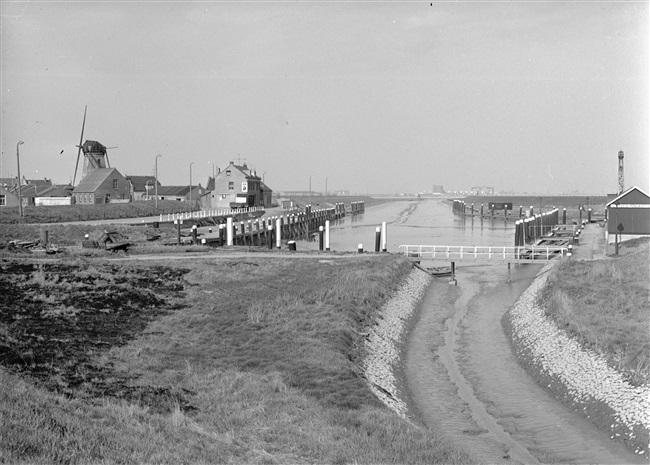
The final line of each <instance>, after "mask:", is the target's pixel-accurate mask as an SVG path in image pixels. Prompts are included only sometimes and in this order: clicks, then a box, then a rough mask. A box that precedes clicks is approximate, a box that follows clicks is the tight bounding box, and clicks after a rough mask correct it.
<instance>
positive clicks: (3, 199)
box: [0, 194, 7, 207]
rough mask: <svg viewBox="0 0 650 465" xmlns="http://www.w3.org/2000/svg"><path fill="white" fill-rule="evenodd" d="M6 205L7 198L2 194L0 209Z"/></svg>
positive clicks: (0, 196)
mask: <svg viewBox="0 0 650 465" xmlns="http://www.w3.org/2000/svg"><path fill="white" fill-rule="evenodd" d="M5 205H7V196H6V195H4V194H2V195H0V207H4V206H5Z"/></svg>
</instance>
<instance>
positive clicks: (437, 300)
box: [299, 200, 647, 463]
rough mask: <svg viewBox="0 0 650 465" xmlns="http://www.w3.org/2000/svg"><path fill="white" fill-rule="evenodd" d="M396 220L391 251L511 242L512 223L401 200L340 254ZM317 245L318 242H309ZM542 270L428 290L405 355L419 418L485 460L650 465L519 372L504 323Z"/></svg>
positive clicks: (372, 213)
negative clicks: (465, 216) (463, 215)
mask: <svg viewBox="0 0 650 465" xmlns="http://www.w3.org/2000/svg"><path fill="white" fill-rule="evenodd" d="M382 221H386V222H387V224H388V241H387V242H388V250H389V251H390V252H398V251H399V249H398V247H399V245H402V244H415V245H417V244H423V245H495V246H504V245H505V246H511V245H512V244H513V240H514V228H513V226H512V223H510V224H509V225H505V224H504V222H503V221H498V220H495V221H492V220H483V221H481V220H480V219H478V218H474V220H473V221H472V220H471V219H462V218H459V217H456V216H454V215H453V214H452V212H451V205H450V204H449V203H446V202H444V201H441V200H429V201H420V202H417V201H397V202H391V203H388V204H385V205H381V206H377V207H373V208H371V209H368V211H367V212H366V213H365V214H364V215H363V216H359V217H357V218H355V219H351V218H346V219H345V221H343V222H341V223H339V224H337V225H335V226H334V227H333V228H332V232H331V238H330V239H331V241H330V243H331V249H332V250H346V251H354V250H356V248H357V244H359V243H363V244H364V248H365V249H366V250H374V238H375V228H376V226H378V225H380V224H381V222H382ZM299 247H301V248H311V249H316V248H317V244H316V243H314V242H311V243H308V242H302V243H299ZM540 268H541V265H522V266H519V267H515V266H514V265H513V269H512V274H511V278H512V279H511V282H510V283H508V282H507V281H508V279H507V278H508V271H507V268H506V266H505V265H503V264H500V265H487V266H486V265H482V266H477V265H474V266H471V265H465V264H463V263H462V262H460V263H459V264H458V269H457V272H458V274H457V278H458V286H453V285H449V284H448V283H447V280H445V279H437V280H435V282H434V283H433V284H432V285H431V286H430V287H429V288H428V290H427V292H426V295H425V297H424V300H423V303H422V308H421V311H420V313H419V316H418V320H417V322H416V323H415V325H414V328H413V330H412V332H411V334H410V335H409V340H408V341H407V343H406V350H405V356H404V357H403V366H402V373H401V374H402V378H403V380H404V381H403V385H402V387H401V390H402V396H403V397H404V398H405V399H407V402H408V404H409V410H410V415H411V416H412V418H413V419H414V420H415V421H417V422H420V423H422V424H423V425H424V426H426V427H429V428H432V429H434V430H435V431H437V432H442V434H443V435H444V436H445V437H447V438H449V439H450V440H451V441H453V442H455V443H457V444H459V445H461V446H463V447H465V448H466V449H468V450H469V451H471V452H472V453H474V454H476V456H477V457H478V458H479V460H480V461H481V462H482V463H647V462H646V461H645V460H644V459H642V458H640V457H638V456H636V455H634V454H633V453H632V452H630V451H628V450H626V449H625V448H624V447H623V446H622V445H620V444H618V443H615V442H613V441H611V440H610V439H609V437H608V436H607V435H605V434H604V433H603V432H601V431H600V430H598V429H596V428H595V427H594V426H593V425H591V424H590V423H589V422H588V421H587V420H585V419H583V418H581V417H579V416H578V415H577V414H575V413H573V412H572V411H570V410H569V409H567V408H565V407H564V406H563V405H562V404H560V403H559V402H557V401H555V399H553V398H552V397H551V396H550V395H549V394H548V393H547V392H546V391H544V390H543V389H541V388H540V387H539V386H538V385H537V384H536V383H535V382H534V381H533V380H532V379H531V378H530V377H529V376H528V375H527V374H526V373H525V371H524V370H523V369H522V368H521V367H520V366H519V364H518V361H517V359H516V357H515V356H514V355H513V353H512V350H511V348H510V344H509V342H508V339H507V337H506V336H505V334H504V331H503V329H502V326H501V319H502V317H503V315H504V314H505V313H506V312H507V310H508V308H510V306H511V305H512V304H513V303H514V302H515V300H516V299H517V298H518V297H519V295H520V294H521V293H522V292H523V291H524V290H525V289H526V287H527V286H528V285H529V284H530V282H531V281H532V279H533V278H534V277H535V275H536V274H537V272H538V271H539V270H540Z"/></svg>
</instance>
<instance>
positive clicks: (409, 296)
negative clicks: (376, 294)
mask: <svg viewBox="0 0 650 465" xmlns="http://www.w3.org/2000/svg"><path fill="white" fill-rule="evenodd" d="M432 279H433V278H432V277H431V275H429V274H428V273H425V272H423V271H421V270H418V269H413V271H411V273H410V274H409V275H408V277H407V279H406V280H405V281H404V283H403V284H402V285H401V286H400V288H399V289H398V291H397V293H396V294H395V295H394V296H393V297H392V298H391V299H390V300H389V301H388V302H386V304H384V306H383V307H382V309H381V310H380V312H379V317H378V319H377V324H376V325H375V326H373V327H372V328H370V330H369V333H368V337H367V339H366V350H367V353H368V355H367V357H366V358H365V360H364V372H365V375H366V378H367V379H368V381H369V382H370V388H371V389H372V391H373V392H374V393H375V394H376V395H377V397H379V398H380V399H381V400H382V401H383V402H384V403H385V404H386V405H388V406H389V407H390V408H392V409H393V410H395V411H396V412H397V413H398V414H399V415H400V416H401V417H403V418H404V417H406V404H405V403H404V401H403V400H401V399H400V398H399V397H398V393H397V386H396V380H395V376H394V374H393V368H394V367H395V366H396V364H397V363H398V362H399V357H400V353H399V349H398V344H399V342H400V340H401V338H402V336H403V333H404V329H405V323H406V322H407V321H408V318H409V317H410V316H411V314H412V313H413V310H414V309H415V308H416V307H417V304H418V302H419V301H420V299H421V298H422V296H423V294H424V291H425V290H426V288H427V286H428V285H429V283H430V282H431V280H432Z"/></svg>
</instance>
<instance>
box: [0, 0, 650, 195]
mask: <svg viewBox="0 0 650 465" xmlns="http://www.w3.org/2000/svg"><path fill="white" fill-rule="evenodd" d="M0 9H1V27H2V30H1V40H2V43H1V47H2V70H1V75H0V81H1V82H0V84H1V88H2V96H1V101H0V104H1V121H0V131H1V132H0V137H1V149H2V153H1V158H0V177H12V176H15V175H16V171H17V170H16V161H17V160H16V158H17V157H16V148H17V143H18V142H19V141H24V144H23V145H21V146H20V170H21V175H23V176H25V177H27V178H28V179H34V178H44V177H45V178H48V179H52V180H53V181H54V182H57V183H68V182H71V181H72V178H73V176H74V171H75V165H76V161H77V153H78V148H77V147H76V145H78V144H79V141H80V137H81V127H82V122H83V117H84V108H85V107H86V106H87V107H88V110H87V116H86V122H85V130H84V134H83V139H84V140H86V139H90V140H97V141H99V142H101V143H102V144H103V145H105V146H107V147H113V148H111V149H109V151H108V155H109V161H110V165H111V166H112V167H115V168H117V169H118V170H119V171H120V172H121V173H122V174H123V175H153V174H154V166H155V158H156V155H157V154H160V155H161V156H160V157H158V178H159V180H160V182H161V183H162V184H163V185H187V184H189V183H190V175H191V176H192V182H193V183H194V184H196V183H201V184H202V185H203V186H205V185H206V183H207V179H208V177H209V176H211V175H212V173H213V171H215V170H218V169H219V168H221V169H223V168H224V167H225V166H227V165H228V163H229V162H230V161H234V162H235V163H244V161H245V162H246V163H247V165H248V167H249V168H255V170H256V172H257V174H258V175H259V176H260V177H262V176H263V178H264V181H265V182H266V184H267V185H268V186H269V187H270V188H271V189H273V190H275V191H296V190H302V191H307V190H309V189H310V187H311V189H312V190H313V191H325V189H327V190H328V191H330V192H332V191H340V190H347V191H350V192H352V193H359V194H373V193H384V194H394V193H417V192H422V191H429V190H431V189H432V188H433V185H443V187H444V188H445V189H448V190H469V189H471V188H472V187H474V186H491V187H494V188H495V189H497V190H498V191H515V192H518V193H538V194H547V193H572V192H579V193H593V194H605V193H614V192H616V191H617V187H618V178H617V170H618V157H617V154H618V151H619V150H623V151H624V153H625V187H626V188H627V187H631V186H633V185H636V186H638V187H640V188H641V189H643V190H645V191H646V192H649V191H650V188H649V184H650V164H649V159H650V156H649V150H648V149H649V144H648V136H649V133H650V121H649V106H650V95H649V84H650V78H649V73H648V68H649V46H650V38H649V37H650V36H649V31H648V29H649V27H648V26H649V23H650V15H649V3H648V2H647V1H642V2H632V1H630V2H624V1H616V2H607V1H594V2H590V1H581V2H571V3H570V2H559V1H555V2H550V1H498V2H496V1H472V2H464V1H448V2H433V3H431V2H430V1H427V2H422V1H400V2H391V1H382V2H374V1H364V2H354V1H331V2H330V1H322V2H319V1H313V2H310V1H303V2H301V1H298V2H262V1H250V2H216V1H196V2H172V1H147V2H137V1H135V2H122V1H75V2H65V1H47V2H39V1H19V2H13V1H7V0H3V1H2V2H0ZM82 158H83V154H82ZM81 168H82V166H81V162H80V164H79V174H78V175H77V182H79V177H80V173H81Z"/></svg>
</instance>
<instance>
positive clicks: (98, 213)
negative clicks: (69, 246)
mask: <svg viewBox="0 0 650 465" xmlns="http://www.w3.org/2000/svg"><path fill="white" fill-rule="evenodd" d="M292 199H293V200H294V205H296V206H299V207H301V208H303V209H304V206H305V205H308V204H310V203H311V204H312V205H313V206H314V209H319V208H325V207H328V206H331V205H334V204H335V203H344V204H345V205H346V206H349V205H350V203H352V202H360V201H363V202H365V204H366V206H371V205H375V204H378V203H382V202H385V201H386V200H385V199H375V198H373V197H368V196H359V195H357V196H347V195H346V196H336V195H330V196H324V195H314V196H312V197H311V198H310V197H309V196H304V195H303V196H296V197H293V198H292ZM195 210H196V208H195ZM215 210H217V208H215ZM188 211H190V208H189V204H188V202H180V201H176V200H159V201H158V207H157V208H156V204H155V202H154V201H153V200H147V201H138V202H129V203H107V204H97V205H54V206H27V207H25V209H24V217H23V218H20V216H19V211H18V207H3V208H2V209H0V223H2V224H12V223H21V224H25V223H27V224H30V223H69V222H75V221H95V220H107V219H119V218H139V217H147V216H157V215H160V214H167V213H182V212H188Z"/></svg>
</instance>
